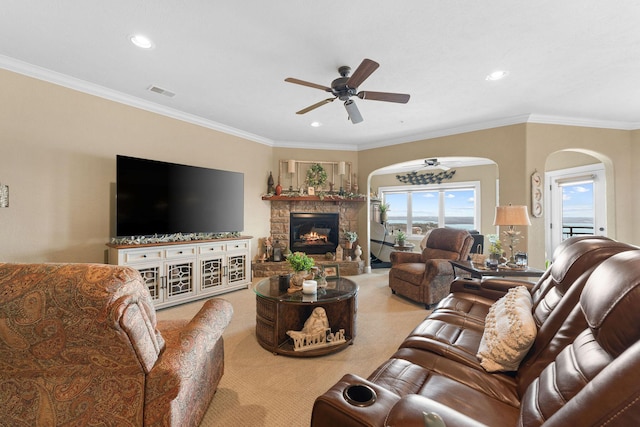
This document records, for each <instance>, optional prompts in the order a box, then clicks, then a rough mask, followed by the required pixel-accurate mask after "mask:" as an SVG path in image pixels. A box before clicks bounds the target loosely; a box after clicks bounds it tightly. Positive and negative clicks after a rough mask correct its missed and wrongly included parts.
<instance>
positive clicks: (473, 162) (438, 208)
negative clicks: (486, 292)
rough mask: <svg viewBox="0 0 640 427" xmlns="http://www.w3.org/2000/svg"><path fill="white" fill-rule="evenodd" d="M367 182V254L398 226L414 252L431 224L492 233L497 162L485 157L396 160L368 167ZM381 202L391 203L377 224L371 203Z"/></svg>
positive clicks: (377, 248) (374, 205)
mask: <svg viewBox="0 0 640 427" xmlns="http://www.w3.org/2000/svg"><path fill="white" fill-rule="evenodd" d="M412 177H413V179H410V178H412ZM416 177H418V178H416ZM443 177H444V178H443ZM440 178H442V179H440ZM367 186H368V188H367V190H368V191H367V192H368V194H369V195H370V198H369V202H370V209H369V212H368V220H369V221H368V224H369V227H368V237H369V242H370V252H371V254H372V255H373V256H381V255H384V253H383V252H381V249H384V248H383V247H382V245H383V244H384V243H383V242H386V243H387V245H388V244H389V243H391V242H393V241H394V239H393V237H392V236H393V235H394V234H395V233H397V232H398V231H403V232H404V233H406V234H407V235H408V238H407V240H408V241H409V242H410V243H412V244H414V245H415V248H416V249H415V250H416V251H418V250H419V243H420V241H421V240H422V239H423V238H424V235H425V232H426V231H427V230H428V228H429V227H433V226H434V224H435V226H459V227H461V228H467V229H470V230H471V229H474V230H477V231H478V232H479V233H485V234H487V233H495V227H494V226H493V215H494V210H495V206H496V205H497V200H498V166H497V164H496V163H495V162H494V161H493V160H491V159H487V158H481V157H451V156H449V157H439V158H437V159H436V158H429V157H426V158H421V159H416V160H411V161H407V162H402V163H397V164H393V165H389V166H385V167H383V168H379V169H377V170H375V171H373V172H371V174H370V175H369V176H368V180H367ZM390 201H391V203H390ZM384 203H390V204H391V206H390V211H389V214H388V215H389V219H388V221H387V222H386V223H385V224H383V225H384V226H385V227H384V229H381V227H380V217H379V214H378V211H377V209H378V207H377V206H379V205H380V204H384ZM372 228H373V233H372ZM385 233H386V235H387V237H386V238H385ZM372 234H375V236H372ZM389 235H391V236H389ZM374 237H375V238H374ZM374 240H375V241H374ZM371 249H375V253H373V250H371ZM388 251H389V249H388V248H387V252H388ZM369 262H370V259H369ZM369 268H370V263H368V264H367V269H369Z"/></svg>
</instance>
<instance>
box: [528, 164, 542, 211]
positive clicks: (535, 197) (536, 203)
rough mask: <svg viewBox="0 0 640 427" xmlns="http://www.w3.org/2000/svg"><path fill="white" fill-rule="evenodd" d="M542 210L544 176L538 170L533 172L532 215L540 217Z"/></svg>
mask: <svg viewBox="0 0 640 427" xmlns="http://www.w3.org/2000/svg"><path fill="white" fill-rule="evenodd" d="M542 211H543V205H542V176H540V173H539V172H538V171H537V170H536V171H535V172H533V174H531V215H533V216H534V217H536V218H540V217H541V216H542Z"/></svg>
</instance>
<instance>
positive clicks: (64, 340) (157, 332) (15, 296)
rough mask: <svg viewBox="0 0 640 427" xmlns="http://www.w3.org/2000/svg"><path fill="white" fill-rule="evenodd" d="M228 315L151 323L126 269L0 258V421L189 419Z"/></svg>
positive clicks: (214, 303)
mask: <svg viewBox="0 0 640 427" xmlns="http://www.w3.org/2000/svg"><path fill="white" fill-rule="evenodd" d="M232 313H233V310H232V307H231V304H229V303H228V302H227V301H225V300H222V299H212V300H209V301H207V302H205V303H204V305H203V307H202V308H201V309H200V311H199V312H198V313H197V314H196V315H195V317H194V318H193V319H191V320H190V321H188V320H176V321H164V322H157V321H156V315H155V310H154V308H153V304H152V301H151V298H150V296H149V291H148V289H147V288H146V286H145V285H144V283H143V281H142V278H141V277H140V274H139V273H138V272H137V271H136V270H133V269H131V268H127V267H118V266H110V265H102V264H0V425H7V426H9V425H10V426H36V425H48V426H53V425H64V426H88V425H96V426H97V425H101V426H108V425H111V426H142V425H144V426H180V427H182V426H197V425H199V424H200V422H201V420H202V418H203V416H204V414H205V412H206V410H207V408H208V406H209V403H210V401H211V399H212V398H213V395H214V393H215V391H216V387H217V385H218V383H219V381H220V378H221V377H222V373H223V370H224V351H223V341H222V333H223V331H224V329H225V328H226V326H227V325H228V323H229V321H230V319H231V316H232Z"/></svg>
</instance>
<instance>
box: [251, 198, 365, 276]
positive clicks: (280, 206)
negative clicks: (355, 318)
mask: <svg viewBox="0 0 640 427" xmlns="http://www.w3.org/2000/svg"><path fill="white" fill-rule="evenodd" d="M263 200H269V199H268V198H263ZM270 202H271V239H272V241H273V242H276V241H277V242H278V243H279V244H280V245H282V246H283V247H285V245H286V247H287V248H289V226H290V214H291V212H302V213H338V223H339V227H340V238H339V241H340V244H341V245H342V247H343V248H344V242H345V239H344V233H343V231H344V230H349V231H356V230H358V211H359V210H360V208H361V207H362V205H363V203H364V199H363V200H359V199H357V200H356V199H325V200H319V199H318V198H317V197H309V200H304V199H302V200H301V198H299V197H296V198H291V200H282V199H281V198H278V200H275V198H274V199H271V200H270ZM348 252H350V251H346V250H345V254H346V253H348ZM314 259H315V260H316V264H327V263H328V264H338V265H339V266H340V275H344V276H350V275H356V274H361V273H363V272H364V261H343V260H336V261H325V260H324V259H323V257H322V256H317V257H316V256H314ZM252 270H253V276H254V277H267V276H272V275H275V274H287V273H290V272H291V269H290V268H289V265H288V264H287V263H286V262H254V263H253V264H252Z"/></svg>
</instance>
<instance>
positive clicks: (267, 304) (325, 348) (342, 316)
mask: <svg viewBox="0 0 640 427" xmlns="http://www.w3.org/2000/svg"><path fill="white" fill-rule="evenodd" d="M288 288H289V282H288V280H286V278H285V279H283V278H281V277H280V276H272V277H269V278H266V279H263V280H261V281H260V282H258V283H257V284H256V285H255V286H254V287H253V290H254V292H255V293H256V337H257V339H258V343H260V345H261V346H262V347H264V348H265V349H267V350H269V351H271V352H273V353H274V354H283V355H287V356H296V357H311V356H321V355H324V354H329V353H334V352H336V351H340V350H342V349H344V348H346V347H347V346H348V345H350V344H353V339H354V338H355V336H356V314H357V308H358V303H357V295H358V285H356V284H355V282H353V281H352V280H349V279H347V278H344V277H340V278H337V279H331V280H327V286H326V288H319V289H318V290H317V292H316V293H314V294H304V293H302V291H297V292H293V293H289V292H287V290H288Z"/></svg>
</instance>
